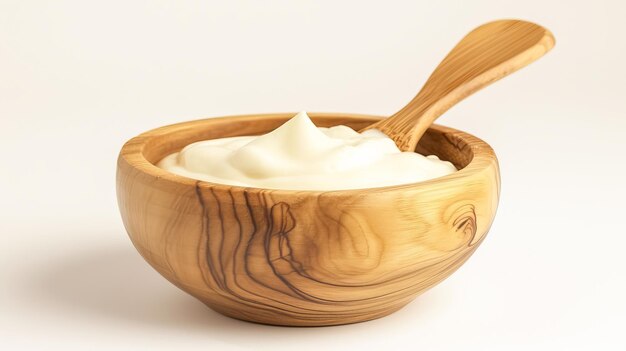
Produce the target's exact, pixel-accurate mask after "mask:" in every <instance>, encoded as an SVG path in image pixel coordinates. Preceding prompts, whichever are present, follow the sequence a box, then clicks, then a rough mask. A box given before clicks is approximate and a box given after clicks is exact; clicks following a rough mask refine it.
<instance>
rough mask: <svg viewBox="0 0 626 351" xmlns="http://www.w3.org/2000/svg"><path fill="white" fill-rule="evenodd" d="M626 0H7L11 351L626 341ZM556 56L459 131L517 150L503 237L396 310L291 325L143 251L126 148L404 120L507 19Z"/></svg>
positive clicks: (0, 291) (458, 110) (0, 289)
mask: <svg viewBox="0 0 626 351" xmlns="http://www.w3.org/2000/svg"><path fill="white" fill-rule="evenodd" d="M622 4H623V2H622V1H617V0H616V1H600V0H595V1H546V0H541V1H530V0H527V1H519V0H518V1H502V0H493V1H486V0H485V1H405V2H393V1H388V2H384V4H383V2H382V1H380V2H366V1H327V2H324V1H284V2H276V1H250V2H241V1H220V2H208V1H194V2H191V1H163V0H161V1H155V0H151V1H23V0H15V1H7V0H2V1H0V119H1V123H0V133H1V135H0V136H1V137H0V150H1V151H0V152H1V154H0V156H1V159H0V167H1V171H0V235H1V236H0V243H1V244H0V282H1V283H0V348H2V349H4V350H17V349H34V350H44V349H46V350H56V349H64V350H112V349H116V350H123V349H127V350H141V349H151V350H155V349H169V350H172V349H176V350H184V349H194V350H245V349H257V350H276V351H278V350H334V349H343V350H346V349H357V348H358V349H360V350H366V349H372V350H382V349H385V350H394V349H398V350H401V349H411V350H451V349H464V350H467V349H480V350H529V349H533V350H537V349H552V350H554V349H566V348H567V349H569V350H572V349H602V350H624V348H626V339H625V338H624V334H623V333H624V328H625V326H626V321H625V316H626V283H625V280H626V272H625V271H626V269H625V267H626V255H625V254H624V250H625V248H626V220H625V218H626V214H625V210H626V205H624V198H626V190H625V188H626V187H625V186H624V179H625V178H626V177H625V176H624V171H625V170H626V167H625V166H624V152H625V151H626V143H625V141H624V140H625V132H626V103H625V98H624V93H625V92H624V90H625V89H624V81H625V80H626V69H625V64H624V62H625V55H626V47H625V43H626V39H625V35H626V25H625V24H624V23H625V21H624V19H623V16H624V15H625V14H626V6H624V5H622ZM507 17H516V18H523V19H527V20H532V21H535V22H537V23H540V24H542V25H545V26H546V27H548V28H550V29H551V30H552V31H553V32H554V35H555V37H556V38H557V45H556V47H555V49H554V50H553V51H552V52H551V53H549V54H548V55H547V56H546V57H544V58H543V59H541V60H540V61H538V62H536V63H535V64H533V65H531V66H529V67H528V68H526V69H524V70H522V71H520V72H518V73H516V74H515V75H513V76H511V77H509V78H506V79H505V80H503V81H501V82H498V83H496V84H495V85H493V86H490V87H489V88H487V89H485V90H484V91H481V92H479V93H478V94H477V95H475V96H472V97H470V98H469V99H468V100H466V101H464V102H463V103H461V104H460V105H458V106H456V107H454V108H453V109H452V110H450V111H449V112H448V113H447V114H446V115H445V116H444V117H442V118H441V119H440V123H442V124H446V125H450V126H453V127H456V128H460V129H463V130H466V131H468V132H470V133H473V134H475V135H477V136H479V137H481V138H483V139H484V140H486V141H487V142H489V143H490V144H491V145H492V146H493V147H494V149H495V150H496V152H497V154H498V156H499V159H500V162H501V168H502V198H501V203H500V207H499V210H498V214H497V217H496V220H495V223H494V225H493V227H492V230H491V232H490V234H489V236H488V237H487V239H486V241H485V242H484V244H483V245H482V247H481V248H480V249H479V250H478V251H477V252H476V254H475V255H474V257H472V259H470V260H469V261H468V262H467V264H466V265H464V266H463V267H462V268H461V269H460V270H459V271H458V272H457V273H455V274H454V275H453V276H452V277H450V278H449V279H448V280H446V281H445V282H443V283H442V284H440V285H439V286H437V287H435V288H434V289H432V290H430V291H428V292H426V293H425V294H423V295H422V296H420V297H419V298H418V299H417V300H415V302H413V303H412V304H410V305H409V306H408V307H406V308H405V309H403V310H401V311H399V312H398V313H396V314H394V315H391V316H389V317H386V318H383V319H380V320H377V321H372V322H367V323H362V324H356V325H349V326H341V327H329V328H304V329H303V328H281V327H270V326H263V325H255V324H250V323H245V322H240V321H236V320H231V319H228V318H226V317H222V316H220V315H218V314H216V313H215V312H212V311H211V310H209V309H208V308H206V307H205V306H204V305H203V304H201V303H200V302H198V301H196V300H194V299H193V298H191V297H189V296H188V295H186V294H185V293H183V292H181V291H179V290H178V289H177V288H175V287H174V286H172V285H171V284H170V283H168V282H167V281H166V280H165V279H163V278H161V277H160V276H159V275H158V274H157V273H156V272H155V271H153V270H152V269H151V268H150V267H149V266H148V265H147V264H146V263H145V262H144V261H143V260H142V259H141V257H140V256H139V255H138V254H137V253H136V252H135V250H134V248H133V247H132V245H131V243H130V241H129V240H128V238H127V236H126V233H125V231H124V228H123V226H122V223H121V220H120V218H119V214H118V211H117V205H116V200H115V183H114V176H115V164H116V157H117V152H118V151H119V148H120V147H121V146H122V144H123V142H124V141H125V140H127V139H129V138H131V137H133V136H134V135H136V134H138V133H140V132H142V131H145V130H148V129H151V128H154V127H157V126H161V125H165V124H170V123H174V122H180V121H184V120H189V119H196V118H201V117H210V116H220V115H229V114H243V113H255V112H279V111H298V110H301V109H306V110H308V111H326V112H331V111H334V112H357V113H371V114H380V115H390V114H392V113H393V112H395V111H396V110H397V109H398V108H400V107H401V106H403V105H404V104H405V103H406V102H408V101H409V100H410V99H411V98H412V97H413V95H414V94H415V93H416V92H417V90H418V89H419V87H420V86H421V84H423V82H424V81H425V80H426V78H427V77H428V75H429V73H430V72H431V71H432V70H433V69H434V67H435V66H436V65H437V63H438V62H439V61H440V60H441V59H442V58H443V57H444V55H445V54H446V53H447V51H448V50H449V49H451V48H452V47H453V45H454V44H455V43H456V42H457V40H459V39H460V38H461V37H462V36H463V35H464V34H465V33H466V32H468V31H469V30H471V29H472V28H473V27H475V26H477V25H479V24H481V23H483V22H486V21H489V20H493V19H498V18H507Z"/></svg>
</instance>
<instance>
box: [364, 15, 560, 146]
mask: <svg viewBox="0 0 626 351" xmlns="http://www.w3.org/2000/svg"><path fill="white" fill-rule="evenodd" d="M553 46H554V37H553V36H552V33H550V31H548V30H547V29H545V28H543V27H541V26H539V25H536V24H534V23H530V22H525V21H519V20H500V21H495V22H491V23H487V24H484V25H482V26H480V27H478V28H476V29H474V30H473V31H472V32H470V33H469V34H468V35H466V36H465V37H464V38H463V39H462V40H461V41H460V42H459V43H458V44H457V45H456V46H455V47H454V49H453V50H452V51H450V53H449V54H448V56H446V58H445V59H444V60H443V61H442V62H441V63H440V64H439V66H438V67H437V68H436V69H435V71H434V72H433V74H432V75H431V76H430V78H428V81H427V82H426V84H424V87H423V88H422V90H421V91H420V92H419V93H418V94H417V96H415V98H413V100H411V102H409V104H407V105H406V106H405V107H404V108H402V109H401V110H400V111H398V112H396V113H395V114H394V115H393V116H391V117H389V118H387V119H385V120H382V121H380V122H378V123H376V124H375V125H372V126H370V127H368V128H366V129H369V128H376V129H378V130H381V131H382V132H384V133H385V134H387V135H388V136H389V137H390V138H392V139H393V140H394V141H395V142H396V144H397V145H398V147H399V148H400V149H401V150H403V151H409V150H414V149H415V145H417V142H418V141H419V139H420V138H421V137H422V135H423V134H424V132H425V131H426V130H427V129H428V127H429V126H430V125H431V124H432V123H433V122H434V121H435V119H437V118H438V117H439V116H441V114H443V113H444V112H446V111H447V110H448V109H449V108H450V107H452V106H453V105H455V104H456V103H458V102H459V101H461V100H463V99H464V98H465V97H467V96H469V95H471V94H472V93H474V92H476V91H477V90H479V89H481V88H484V87H486V86H487V85H489V84H491V83H493V82H495V81H497V80H498V79H500V78H503V77H505V76H507V75H509V74H511V73H513V72H515V71H516V70H518V69H520V68H522V67H524V66H526V65H528V64H529V63H531V62H533V61H535V60H537V59H538V58H539V57H541V56H543V55H544V54H545V53H546V52H548V51H549V50H550V49H551V48H552V47H553Z"/></svg>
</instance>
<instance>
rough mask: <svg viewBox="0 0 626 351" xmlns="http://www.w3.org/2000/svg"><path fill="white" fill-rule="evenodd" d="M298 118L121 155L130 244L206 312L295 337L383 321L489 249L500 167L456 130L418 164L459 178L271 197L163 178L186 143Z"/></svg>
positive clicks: (130, 147)
mask: <svg viewBox="0 0 626 351" xmlns="http://www.w3.org/2000/svg"><path fill="white" fill-rule="evenodd" d="M291 116H293V114H270V115H248V116H235V117H227V118H211V119H205V120H198V121H192V122H185V123H180V124H175V125H171V126H166V127H162V128H158V129H155V130H152V131H149V132H145V133H143V134H141V135H139V136H137V137H135V138H133V139H131V140H130V141H128V142H127V143H126V144H125V145H124V146H123V148H122V150H121V152H120V156H119V159H118V168H117V196H118V203H119V208H120V212H121V214H122V219H123V221H124V225H125V227H126V230H127V232H128V235H129V236H130V239H131V240H132V242H133V244H134V245H135V247H136V248H137V250H138V251H139V253H140V254H141V255H142V256H143V257H144V258H145V259H146V261H148V263H149V264H150V265H151V266H152V267H154V268H155V269H156V270H157V271H158V272H159V273H160V274H161V275H163V276H164V277H165V278H167V279H168V280H169V281H170V282H172V283H173V284H175V285H176V286H178V287H179V288H181V289H182V290H184V291H186V292H188V293H189V294H191V295H192V296H194V297H196V298H198V299H199V300H201V301H202V302H204V303H205V304H206V305H207V306H209V307H210V308H212V309H214V310H215V311H218V312H220V313H222V314H224V315H227V316H230V317H234V318H238V319H242V320H247V321H252V322H258V323H266V324H274V325H287V326H325V325H337V324H346V323H355V322H362V321H366V320H371V319H375V318H379V317H382V316H385V315H388V314H390V313H392V312H394V311H396V310H398V309H400V308H401V307H402V306H404V305H406V304H407V303H409V302H410V301H411V300H413V299H414V298H415V297H416V296H417V295H419V294H420V293H422V292H424V291H426V290H427V289H429V288H431V287H432V286H434V285H436V284H437V283H439V282H440V281H442V280H443V279H445V278H446V277H448V276H449V275H450V274H452V273H453V272H454V271H455V270H456V269H457V268H459V267H460V266H461V265H462V264H463V263H464V262H465V261H466V260H467V259H468V258H469V257H470V256H471V255H472V253H473V252H474V251H475V250H476V248H477V247H478V246H479V244H480V243H481V242H482V240H483V239H484V237H485V234H486V233H487V231H488V230H489V227H490V226H491V223H492V221H493V218H494V215H495V211H496V207H497V203H498V197H499V170H498V162H497V159H496V156H495V154H494V152H493V150H492V149H491V147H489V145H487V144H486V143H485V142H483V141H482V140H480V139H478V138H476V137H474V136H472V135H470V134H467V133H464V132H461V131H458V130H455V129H452V128H447V127H442V126H437V125H433V126H431V127H430V128H429V129H428V130H427V131H426V133H425V134H424V136H423V137H422V138H421V139H420V141H419V144H418V145H417V149H416V151H417V152H420V153H422V154H427V155H428V154H434V155H437V156H439V157H440V158H441V159H444V160H448V161H450V162H452V163H453V164H454V165H455V166H456V167H457V168H458V169H459V171H457V172H455V173H453V174H450V175H447V176H444V177H441V178H436V179H432V180H428V181H425V182H420V183H414V184H406V185H396V186H387V187H381V188H371V189H355V190H334V191H289V190H269V189H259V188H245V187H238V186H228V185H222V184H214V183H208V182H203V181H197V180H193V179H190V178H186V177H182V176H178V175H175V174H173V173H170V172H167V171H165V170H163V169H160V168H158V167H156V166H155V164H156V163H157V162H158V161H159V160H160V159H161V158H163V157H164V156H166V155H168V154H171V153H173V152H176V151H179V150H180V149H181V148H183V147H184V146H186V145H188V144H190V143H193V142H196V141H200V140H206V139H215V138H223V137H231V136H239V135H258V134H263V133H267V132H269V131H271V130H273V129H275V128H277V127H278V126H279V125H281V124H282V123H284V122H285V121H287V120H288V119H289V118H290V117H291ZM311 117H312V119H313V121H314V122H315V123H316V124H317V125H318V126H321V127H328V126H334V125H340V124H343V125H347V126H349V127H351V128H353V129H355V130H359V129H363V128H366V127H367V126H369V125H371V124H373V123H375V122H377V121H379V120H380V119H381V118H380V117H375V116H365V115H355V114H316V113H312V114H311ZM363 176H367V175H363Z"/></svg>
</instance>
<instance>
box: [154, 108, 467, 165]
mask: <svg viewBox="0 0 626 351" xmlns="http://www.w3.org/2000/svg"><path fill="white" fill-rule="evenodd" d="M309 115H310V116H311V119H312V120H313V122H314V123H315V124H316V125H317V126H318V127H331V126H336V125H340V124H343V125H347V126H348V127H350V128H352V129H355V130H359V129H361V128H364V127H366V126H368V125H370V124H372V123H374V122H376V121H378V120H379V119H380V117H375V116H364V115H342V114H316V113H310V114H309ZM291 117H293V114H273V115H257V116H237V117H223V118H211V119H205V120H198V121H192V122H185V123H180V124H177V125H173V126H167V127H162V128H158V129H155V130H153V131H150V132H148V133H146V134H144V136H145V137H147V139H146V140H144V141H145V143H146V144H145V147H143V149H142V154H143V156H144V157H145V159H146V160H147V161H148V162H150V163H152V164H156V163H158V162H159V161H160V160H161V159H162V158H163V157H165V156H167V155H169V154H171V153H174V152H177V151H179V150H181V149H182V148H183V147H185V146H186V145H188V144H191V143H194V142H196V141H201V140H208V139H216V138H225V137H233V136H242V135H260V134H265V133H268V132H270V131H272V130H274V129H276V128H278V127H279V126H280V125H281V124H283V123H284V122H286V121H287V120H288V119H289V118H291ZM464 134H465V133H463V132H460V131H456V130H454V129H451V128H447V127H442V126H437V125H433V126H432V127H431V128H430V129H429V130H428V131H427V132H426V133H425V134H424V136H423V137H422V139H421V140H420V142H419V144H418V145H417V148H416V151H417V152H419V153H421V154H423V155H437V156H438V157H439V158H441V159H443V160H446V161H450V162H452V163H453V164H454V165H455V167H456V168H457V169H462V168H464V167H465V166H467V165H468V164H469V163H470V162H471V161H472V158H473V156H474V155H473V152H472V148H470V147H469V146H468V144H467V142H466V141H465V140H464V139H463V135H464Z"/></svg>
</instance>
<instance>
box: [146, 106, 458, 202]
mask: <svg viewBox="0 0 626 351" xmlns="http://www.w3.org/2000/svg"><path fill="white" fill-rule="evenodd" d="M157 166H159V167H161V168H163V169H165V170H167V171H170V172H172V173H175V174H178V175H182V176H185V177H189V178H194V179H198V180H204V181H208V182H212V183H221V184H229V185H239V186H247V187H255V188H267V189H285V190H341V189H362V188H374V187H381V186H388V185H399V184H408V183H415V182H420V181H424V180H428V179H432V178H437V177H441V176H444V175H447V174H450V173H453V172H455V171H456V168H455V167H454V166H453V165H452V164H451V163H450V162H447V161H442V160H440V159H439V158H438V157H437V156H434V155H432V156H423V155H420V154H418V153H415V152H402V151H400V150H399V149H398V147H397V146H396V144H395V143H394V142H393V140H391V139H390V138H389V137H387V136H386V135H385V134H383V133H382V132H380V131H378V130H367V131H365V132H363V133H358V132H356V131H354V130H352V129H351V128H350V127H346V126H336V127H331V128H318V127H316V126H315V125H314V124H313V122H312V121H311V119H310V118H309V116H308V115H307V114H306V112H304V111H303V112H300V113H298V114H297V115H296V116H295V117H293V118H292V119H290V120H289V121H287V122H286V123H284V124H283V125H282V126H280V127H279V128H277V129H275V130H274V131H272V132H270V133H267V134H265V135H261V136H240V137H231V138H222V139H213V140H205V141H199V142H196V143H193V144H190V145H187V146H186V147H185V148H183V149H182V150H181V151H180V152H177V153H174V154H171V155H169V156H166V157H165V158H163V160H161V161H160V162H159V163H158V164H157Z"/></svg>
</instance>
